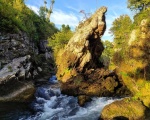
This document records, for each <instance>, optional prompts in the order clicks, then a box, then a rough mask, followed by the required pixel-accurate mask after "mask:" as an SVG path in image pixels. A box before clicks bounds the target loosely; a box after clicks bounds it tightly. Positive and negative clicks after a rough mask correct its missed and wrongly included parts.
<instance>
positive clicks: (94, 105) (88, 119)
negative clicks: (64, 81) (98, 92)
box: [20, 80, 116, 120]
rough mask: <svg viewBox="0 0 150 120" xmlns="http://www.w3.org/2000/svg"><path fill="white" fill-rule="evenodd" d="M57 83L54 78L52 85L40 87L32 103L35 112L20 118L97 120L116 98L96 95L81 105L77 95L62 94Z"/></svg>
mask: <svg viewBox="0 0 150 120" xmlns="http://www.w3.org/2000/svg"><path fill="white" fill-rule="evenodd" d="M51 83H52V81H51ZM56 84H57V81H55V80H53V83H52V85H47V86H42V87H39V88H38V89H37V91H36V94H35V95H36V100H35V101H34V102H33V103H32V104H31V106H32V109H33V110H34V111H35V114H34V115H32V116H29V117H28V118H23V117H22V118H21V119H20V120H97V119H98V118H99V116H100V112H101V110H102V109H103V108H104V106H105V105H107V104H110V103H112V102H113V101H114V100H116V99H112V98H105V97H101V98H98V97H95V98H92V101H91V102H88V103H87V104H86V105H85V106H84V107H80V106H79V105H78V102H77V98H76V97H73V96H67V95H63V94H61V92H60V89H59V87H58V86H57V85H56Z"/></svg>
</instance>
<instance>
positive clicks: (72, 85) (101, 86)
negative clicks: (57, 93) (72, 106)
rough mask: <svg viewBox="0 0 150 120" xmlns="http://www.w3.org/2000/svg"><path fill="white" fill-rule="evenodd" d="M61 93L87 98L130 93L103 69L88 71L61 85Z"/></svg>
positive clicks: (112, 73)
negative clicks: (85, 96)
mask: <svg viewBox="0 0 150 120" xmlns="http://www.w3.org/2000/svg"><path fill="white" fill-rule="evenodd" d="M61 91H62V93H63V94H67V95H75V96H78V95H87V96H103V97H108V96H109V97H112V96H128V95H131V92H130V91H129V90H128V89H127V87H126V86H125V85H124V84H123V82H122V80H119V79H118V76H117V75H116V74H115V73H114V72H111V73H110V72H109V70H105V69H102V68H101V69H96V70H88V71H87V73H85V74H84V76H83V75H82V74H80V75H77V76H75V77H73V78H71V79H70V80H69V81H68V82H66V83H61Z"/></svg>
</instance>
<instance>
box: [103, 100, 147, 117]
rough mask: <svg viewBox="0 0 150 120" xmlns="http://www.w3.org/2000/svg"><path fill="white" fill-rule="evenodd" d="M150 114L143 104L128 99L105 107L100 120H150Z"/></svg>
mask: <svg viewBox="0 0 150 120" xmlns="http://www.w3.org/2000/svg"><path fill="white" fill-rule="evenodd" d="M149 112H150V110H149V109H148V108H147V107H146V106H144V105H143V104H142V102H140V101H136V100H132V99H128V98H127V99H123V100H121V101H115V102H113V103H111V104H110V105H107V106H105V107H104V109H103V110H102V113H101V117H100V120H149V119H150V115H149Z"/></svg>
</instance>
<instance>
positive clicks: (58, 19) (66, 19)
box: [50, 10, 79, 28]
mask: <svg viewBox="0 0 150 120" xmlns="http://www.w3.org/2000/svg"><path fill="white" fill-rule="evenodd" d="M50 20H51V21H52V22H54V23H55V24H56V25H58V26H60V25H62V24H65V25H69V26H70V27H72V28H75V27H76V26H77V25H78V23H79V16H78V15H75V14H73V13H65V12H63V11H61V10H54V12H53V13H52V15H51V18H50Z"/></svg>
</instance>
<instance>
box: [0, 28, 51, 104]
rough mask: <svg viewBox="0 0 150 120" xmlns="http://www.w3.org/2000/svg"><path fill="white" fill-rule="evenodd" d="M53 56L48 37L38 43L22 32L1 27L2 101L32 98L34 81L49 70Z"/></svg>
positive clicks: (0, 67)
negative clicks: (49, 49)
mask: <svg viewBox="0 0 150 120" xmlns="http://www.w3.org/2000/svg"><path fill="white" fill-rule="evenodd" d="M41 51H42V52H41ZM40 52H41V53H40ZM51 57H52V56H51V55H50V54H49V51H48V49H47V46H46V41H44V40H41V42H40V44H39V47H38V46H37V45H35V44H34V42H33V41H32V40H30V38H29V37H28V36H27V35H26V34H25V33H23V32H20V33H17V34H10V33H2V32H1V31H0V101H15V102H27V101H29V100H30V99H31V98H33V96H34V92H35V87H34V83H35V82H36V79H37V78H40V77H43V76H45V73H48V72H49V71H50V67H49V66H51V65H49V63H50V62H52V61H50V60H51V59H52V58H51ZM48 59H49V63H47V60H48ZM48 67H49V68H48ZM43 74H44V75H43ZM48 74H49V75H50V73H48ZM42 75H43V76H42Z"/></svg>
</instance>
